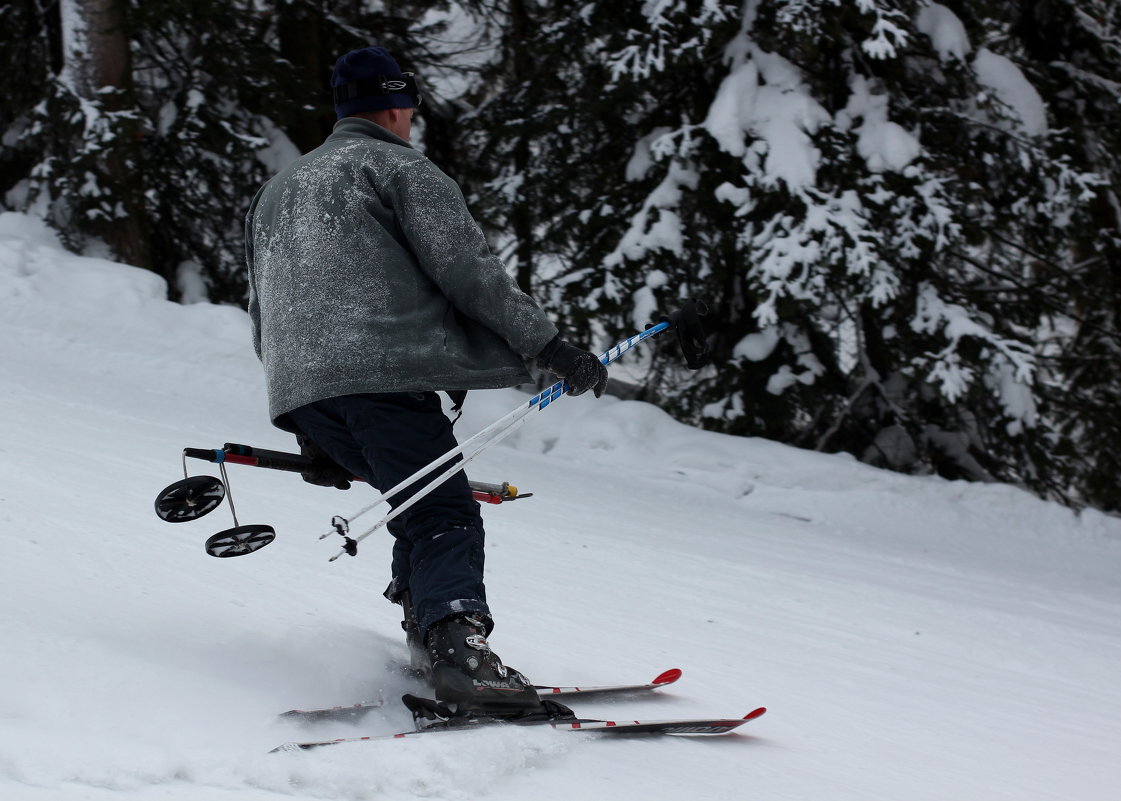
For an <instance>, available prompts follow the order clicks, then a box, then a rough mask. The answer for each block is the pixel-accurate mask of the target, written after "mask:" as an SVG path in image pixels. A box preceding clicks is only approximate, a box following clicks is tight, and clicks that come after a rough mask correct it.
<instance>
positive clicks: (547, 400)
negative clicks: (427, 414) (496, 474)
mask: <svg viewBox="0 0 1121 801" xmlns="http://www.w3.org/2000/svg"><path fill="white" fill-rule="evenodd" d="M670 327H671V324H670V322H669V321H667V320H663V321H662V322H660V323H658V324H657V325H654V326H651V327H650V328H647V329H646V330H645V331H642V332H641V333H638V334H635V335H634V336H632V337H630V338H629V339H626V340H624V341H622V342H620V343H618V344H617V345H615V346H614V347H612V348H610V349H608V350H607V352H606V353H604V354H603V355H602V356H600V357H599V360H600V362H601V363H603V364H605V365H608V364H611V363H612V362H613V361H615V360H616V359H618V358H619V357H620V356H622V355H623V354H624V353H626V352H627V351H628V350H630V349H631V348H633V347H634V346H635V345H637V344H638V343H639V342H642V341H643V340H646V339H649V338H650V337H652V336H655V335H657V334H660V333H662V332H663V331H665V330H667V329H669V328H670ZM569 389H570V387H569V386H568V385H567V384H566V383H565V382H564V381H557V382H556V383H555V384H553V385H552V386H551V387H549V388H548V389H546V390H544V391H542V392H540V393H538V394H537V395H534V396H533V397H532V398H530V400H529V403H525V404H520V405H519V406H518V407H517V408H515V409H513V410H511V411H510V412H509V413H508V414H506V415H504V416H503V417H501V418H499V419H498V420H496V421H495V422H493V423H491V424H490V425H489V426H487V427H486V428H484V429H483V430H482V431H480V432H479V433H477V434H475V436H473V437H471V438H470V439H467V440H465V441H464V442H463V443H462V444H461V445H459V446H458V447H456V448H453V449H451V450H450V451H448V452H447V453H445V454H444V455H443V456H440V457H439V458H437V459H435V460H434V461H432V462H430V463H429V464H427V465H425V466H424V467H422V468H421V469H420V470H417V471H416V472H415V473H413V474H412V475H411V476H409V477H408V478H406V479H405V480H404V481H402V482H401V483H399V484H398V485H397V486H395V487H393V488H392V489H390V490H388V491H387V492H383V493H382V494H381V495H379V496H378V497H377V498H376V499H375V500H374V502H373V503H372V504H370V505H368V506H366V507H365V508H364V509H362V510H361V511H359V513H358V514H356V515H354V517H353V518H351V519H352V520H353V519H356V518H357V517H359V516H360V515H363V514H365V513H366V512H368V511H370V510H371V509H373V508H374V507H376V506H377V505H378V504H380V503H381V502H382V501H384V500H385V499H386V498H388V497H391V496H393V495H394V494H396V493H397V492H399V491H401V490H402V489H404V488H406V487H408V486H410V485H411V484H413V483H415V482H416V481H418V480H420V479H423V478H425V477H426V476H428V475H429V474H430V473H432V472H433V471H435V470H436V468H438V467H440V466H441V465H444V464H446V463H447V462H448V461H450V460H451V459H453V458H455V457H456V456H458V455H460V454H462V453H465V452H466V451H468V450H470V451H471V453H470V455H469V456H467V457H465V458H464V459H463V460H461V461H459V462H456V463H455V464H453V465H451V467H449V468H448V469H447V470H445V471H444V472H443V473H441V474H440V475H439V476H437V477H436V478H434V479H433V480H432V481H430V482H429V483H428V484H426V485H425V486H424V487H422V488H421V489H420V490H418V491H417V492H415V493H413V495H411V496H410V497H409V498H408V499H407V500H406V501H404V502H403V503H401V504H400V505H399V506H397V508H395V509H394V510H393V511H391V512H390V513H389V514H388V515H386V516H385V517H384V518H382V519H381V520H380V521H378V522H377V523H376V524H375V525H374V526H373V527H372V528H370V529H368V530H367V531H365V532H363V533H362V534H360V535H359V536H357V537H353V538H351V537H346V536H345V535H343V536H344V539H345V540H346V546H345V547H344V548H343V549H342V550H341V551H339V552H338V553H337V554H335V555H334V556H332V557H331V558H330V559H329V560H328V561H331V562H334V561H335V560H336V559H338V558H339V557H340V556H342V555H343V554H345V553H349V554H350V555H351V556H354V555H355V554H356V553H357V546H358V543H359V542H361V541H362V540H364V539H366V537H368V536H370V535H371V534H373V533H374V532H375V531H377V530H378V529H380V528H382V527H383V526H385V525H386V524H388V523H389V522H390V521H392V520H393V519H394V518H396V517H397V515H399V514H402V513H403V512H405V511H406V510H407V509H409V508H410V507H411V506H412V505H413V504H415V503H416V502H418V501H419V500H420V499H421V498H423V497H424V496H425V495H427V494H428V493H430V492H431V491H432V490H434V489H436V487H438V486H440V484H442V483H444V482H445V481H447V480H448V478H450V477H451V476H453V475H455V474H456V473H458V472H459V471H460V470H462V469H463V468H464V467H465V466H466V465H467V463H468V462H470V461H471V460H472V459H474V458H475V457H476V456H478V455H479V454H480V453H482V452H483V450H485V449H486V448H488V447H490V446H491V445H493V444H495V443H496V442H499V441H501V440H503V439H505V438H506V437H507V436H509V435H510V434H511V433H513V432H514V431H515V430H516V429H517V427H518V426H519V425H520V424H521V423H523V422H524V421H525V419H526V417H527V416H528V415H529V414H530V412H532V411H534V410H538V411H541V410H543V409H546V408H548V407H549V406H550V405H552V404H553V403H555V402H556V401H557V400H559V399H560V398H561V397H562V396H563V395H564V393H565V392H567V391H568V390H569ZM335 533H339V534H341V533H342V531H341V530H340V529H338V528H334V529H332V530H331V531H329V532H327V534H324V535H323V536H321V537H320V539H323V538H324V537H328V536H330V535H331V534H335Z"/></svg>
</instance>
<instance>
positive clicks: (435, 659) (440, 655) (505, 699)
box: [425, 613, 544, 718]
mask: <svg viewBox="0 0 1121 801" xmlns="http://www.w3.org/2000/svg"><path fill="white" fill-rule="evenodd" d="M490 628H491V626H490V620H489V619H488V618H487V617H486V616H485V615H481V614H477V613H464V614H459V615H455V616H453V617H449V618H444V619H443V620H441V621H440V622H438V623H436V624H434V625H433V626H432V627H431V628H430V629H429V630H428V633H427V635H426V636H425V641H426V643H427V645H428V654H429V656H430V658H431V660H432V662H431V664H432V684H433V687H434V688H435V692H436V700H437V701H440V702H441V703H443V704H445V705H449V706H450V705H455V709H456V714H457V715H465V714H466V715H483V716H493V717H509V718H518V717H524V716H527V715H539V714H542V712H543V711H544V708H543V707H542V704H541V699H540V698H539V697H538V696H537V690H535V689H534V688H533V685H532V684H531V683H530V681H529V679H527V678H526V677H525V676H523V675H522V674H521V673H519V672H518V671H516V670H514V669H513V668H510V667H506V665H503V664H502V660H501V659H499V658H498V655H497V654H496V653H495V652H494V651H492V650H491V649H490V645H489V644H488V643H487V631H488V630H489V629H490Z"/></svg>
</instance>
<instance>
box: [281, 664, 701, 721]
mask: <svg viewBox="0 0 1121 801" xmlns="http://www.w3.org/2000/svg"><path fill="white" fill-rule="evenodd" d="M680 678H681V671H680V670H679V669H678V668H672V669H670V670H667V671H664V672H663V673H660V674H658V676H656V677H655V678H654V679H653V680H651V681H649V682H646V683H645V684H605V685H601V686H593V687H554V686H550V685H545V684H535V685H534V689H535V690H537V694H538V695H540V696H541V697H542V698H552V699H554V700H556V699H561V698H564V699H568V698H575V697H577V696H578V697H580V698H593V697H594V698H604V697H608V696H610V697H623V696H628V695H640V694H645V693H648V692H651V691H653V690H659V689H661V688H663V687H668V686H669V685H670V684H673V683H674V682H675V681H677V680H678V679H680ZM383 706H385V699H384V698H382V699H378V700H376V701H363V702H361V703H357V704H351V705H350V706H333V707H326V708H323V709H290V710H288V711H287V712H282V713H281V714H280V717H281V718H282V719H284V720H292V721H302V722H304V723H321V722H325V721H337V720H343V721H356V720H360V719H361V718H363V717H365V716H366V714H367V713H369V712H371V711H372V710H374V709H380V708H381V707H383Z"/></svg>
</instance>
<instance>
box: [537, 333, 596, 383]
mask: <svg viewBox="0 0 1121 801" xmlns="http://www.w3.org/2000/svg"><path fill="white" fill-rule="evenodd" d="M537 366H538V367H541V368H544V369H545V370H548V371H549V372H550V373H554V374H556V375H557V376H559V377H561V378H563V379H564V380H565V382H566V383H567V384H568V386H569V390H568V394H569V395H583V394H584V393H585V392H587V391H588V390H589V389H590V390H592V391H594V392H595V395H596V397H597V398H598V397H600V396H602V395H603V391H604V390H605V389H607V368H606V367H604V366H603V363H602V362H601V361H600V360H599V357H597V356H596V355H595V354H594V353H589V352H588V351H586V350H583V349H581V348H578V347H576V346H575V345H569V344H568V343H567V342H565V341H564V340H563V339H561V338H560V334H557V335H556V336H555V337H553V338H552V339H551V340H550V341H549V344H548V345H546V346H545V347H544V349H542V351H541V352H540V353H538V354H537Z"/></svg>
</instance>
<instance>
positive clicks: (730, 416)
mask: <svg viewBox="0 0 1121 801" xmlns="http://www.w3.org/2000/svg"><path fill="white" fill-rule="evenodd" d="M0 41H2V43H3V53H4V71H3V73H2V74H0V86H2V90H3V97H4V103H3V104H2V106H0V132H2V137H3V139H2V150H0V199H2V205H3V208H5V209H7V210H14V211H22V212H26V213H29V214H33V215H36V216H40V217H43V218H44V219H46V220H47V221H48V222H49V223H50V224H51V225H52V226H53V227H55V228H56V229H57V230H58V231H59V232H60V234H61V236H62V237H63V240H64V242H65V243H66V244H67V245H68V246H69V247H71V248H73V249H75V250H77V251H81V252H86V253H98V254H103V255H106V256H108V257H111V258H114V259H117V260H120V261H123V262H127V263H129V264H133V265H136V266H139V267H144V268H147V269H150V270H153V271H155V272H157V273H159V274H160V275H161V276H163V277H164V278H165V279H166V280H167V282H168V292H169V296H170V297H171V298H172V299H174V300H181V301H185V302H197V301H200V300H209V301H211V302H217V303H232V304H244V301H245V295H246V279H245V270H244V264H243V243H242V222H243V218H244V214H245V210H246V208H247V207H248V204H249V201H250V199H251V198H252V196H253V194H254V192H255V191H256V189H257V188H258V187H259V186H260V184H261V183H263V182H264V181H265V180H266V179H267V178H268V177H269V176H270V175H271V174H272V172H273V171H275V170H276V169H277V167H278V166H279V165H280V164H283V163H284V161H285V160H286V159H288V158H291V157H293V156H294V155H296V154H298V153H299V152H306V151H308V150H310V149H312V148H314V147H315V146H317V145H318V144H319V143H320V142H321V141H322V139H323V138H324V137H325V136H326V135H327V134H328V133H329V132H330V129H331V126H332V124H333V123H334V113H333V109H332V108H331V104H330V91H329V79H330V75H331V68H332V65H333V64H334V61H335V59H336V58H337V56H338V55H340V54H341V53H343V52H345V51H347V50H349V49H352V48H355V47H362V46H366V45H369V44H381V45H383V46H386V47H388V48H389V49H390V50H391V51H392V52H394V54H395V55H396V56H397V58H398V61H399V62H400V64H401V65H402V67H403V68H404V69H406V70H412V71H415V72H417V73H418V75H419V76H420V80H421V85H422V91H423V92H424V94H425V102H424V107H423V110H422V113H421V114H420V115H419V116H418V118H417V128H416V134H415V141H416V144H417V145H418V146H419V147H420V148H422V149H423V150H424V152H425V153H426V154H427V155H428V156H429V157H430V158H431V159H433V160H434V161H435V162H436V163H437V164H438V165H439V166H440V167H441V168H442V169H443V170H444V171H446V172H447V173H449V174H450V175H451V176H452V177H453V178H455V179H456V180H458V181H459V182H460V183H461V185H462V186H463V187H464V189H465V193H466V194H467V196H468V199H469V202H470V204H471V206H472V209H473V211H474V212H475V214H476V216H477V217H478V219H479V220H480V222H482V223H483V225H484V227H485V228H486V229H487V231H488V234H489V235H490V236H491V237H492V242H493V245H494V248H495V250H496V251H497V252H498V253H500V254H501V255H502V256H503V258H504V259H505V260H506V262H507V264H508V265H509V267H510V269H511V270H512V271H513V272H514V274H516V276H517V278H518V281H519V283H520V284H521V285H522V286H523V287H524V288H525V289H526V290H527V291H530V292H531V293H532V294H533V295H534V296H535V297H537V298H538V300H540V301H541V302H542V303H543V304H544V305H545V307H546V308H547V309H548V311H549V312H550V313H551V314H553V315H554V316H555V317H556V319H557V320H558V321H559V323H560V324H561V325H562V327H563V329H564V330H565V331H566V334H567V336H568V337H569V338H570V339H572V340H574V341H577V342H579V343H581V344H583V345H585V346H588V347H593V348H602V347H605V346H607V345H608V344H610V343H611V342H613V341H615V340H617V339H618V338H621V337H623V336H626V335H628V334H630V333H632V332H633V331H634V330H636V329H640V328H641V327H642V325H643V324H644V323H645V322H646V321H647V320H648V319H649V318H650V316H651V315H652V314H654V313H655V311H656V310H657V309H668V308H670V307H674V306H677V305H679V304H680V303H681V301H682V300H683V299H686V298H689V297H702V298H705V299H706V300H707V301H708V302H709V304H710V306H711V307H712V314H711V316H710V318H709V323H710V328H711V336H710V345H711V348H712V352H713V363H712V365H711V366H709V367H707V368H705V369H704V370H703V371H701V372H700V373H697V374H693V373H688V372H686V371H684V370H683V369H682V367H681V366H680V359H679V358H678V357H677V356H676V355H675V354H674V353H673V352H672V349H671V348H670V347H669V346H668V345H661V346H659V348H658V349H652V350H651V351H650V352H648V358H646V359H645V360H644V361H642V362H641V364H639V365H638V367H637V368H636V366H635V364H632V365H631V369H630V370H629V372H628V377H627V380H628V382H629V383H630V386H629V387H628V388H627V391H628V392H629V393H631V394H633V395H634V396H636V397H639V398H642V399H645V400H649V401H651V402H654V403H658V404H659V405H661V406H663V407H664V408H666V409H667V410H669V411H671V412H672V413H673V414H674V415H676V416H677V417H678V418H680V419H682V420H684V421H686V422H689V423H692V424H696V425H700V426H704V427H706V428H710V429H714V430H719V431H724V432H728V433H733V434H740V435H750V436H764V437H769V438H772V439H776V440H780V441H783V442H787V443H791V444H794V445H797V446H800V447H805V448H813V449H818V450H823V451H847V452H849V453H852V454H854V455H855V456H857V457H858V458H860V459H862V460H864V461H867V462H871V463H874V464H879V465H882V466H886V467H890V468H893V469H897V470H902V471H907V472H916V473H923V472H935V473H938V474H941V475H943V476H946V477H950V478H966V479H971V480H980V481H1004V482H1010V483H1014V484H1017V485H1020V486H1024V487H1027V488H1030V489H1031V490H1033V491H1035V492H1037V493H1039V494H1040V495H1042V496H1045V497H1049V498H1054V499H1057V500H1060V501H1062V502H1064V503H1067V504H1070V505H1073V506H1082V505H1093V506H1096V507H1098V508H1101V509H1103V510H1107V511H1113V512H1116V511H1118V510H1121V478H1119V474H1121V470H1119V467H1121V458H1119V457H1118V454H1119V452H1121V414H1119V413H1118V400H1119V399H1121V324H1119V323H1121V320H1119V313H1121V166H1119V165H1121V133H1119V131H1121V10H1119V9H1118V4H1117V3H1116V2H1113V0H1084V1H1082V2H1072V1H1069V0H1017V1H1015V2H1012V1H1009V2H990V1H988V0H980V2H969V3H966V2H954V1H953V0H946V2H945V3H944V4H934V3H926V2H917V1H908V0H854V1H852V2H844V1H843V0H788V1H787V2H777V1H775V0H746V2H742V3H722V2H719V0H693V1H689V2H686V1H684V0H662V2H628V1H627V0H621V1H620V2H613V3H596V2H582V3H571V2H549V3H544V2H532V1H530V0H502V1H499V0H493V1H492V0H479V1H478V2H467V1H466V0H465V2H460V3H448V2H428V3H426V2H391V1H390V2H372V1H369V2H354V1H352V0H343V1H342V2H322V1H321V0H291V2H212V1H210V0H167V1H166V2H140V1H139V0H66V1H65V2H61V3H59V2H47V0H20V1H19V2H16V3H14V4H12V3H10V4H6V5H4V6H2V7H0Z"/></svg>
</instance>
